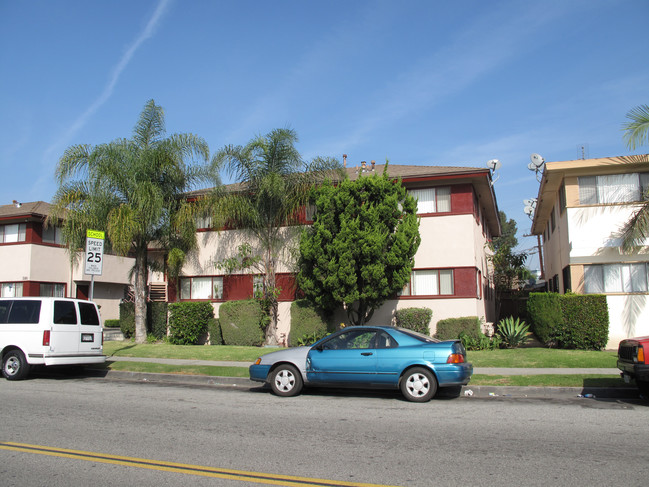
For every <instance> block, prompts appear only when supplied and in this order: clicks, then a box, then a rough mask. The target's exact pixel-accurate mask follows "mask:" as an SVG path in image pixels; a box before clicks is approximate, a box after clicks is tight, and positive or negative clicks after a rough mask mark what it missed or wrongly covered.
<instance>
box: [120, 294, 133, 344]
mask: <svg viewBox="0 0 649 487" xmlns="http://www.w3.org/2000/svg"><path fill="white" fill-rule="evenodd" d="M119 328H120V330H121V331H122V334H123V335H124V338H131V337H132V336H133V335H135V303H119Z"/></svg>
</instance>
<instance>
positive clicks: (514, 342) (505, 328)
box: [497, 316, 530, 348]
mask: <svg viewBox="0 0 649 487" xmlns="http://www.w3.org/2000/svg"><path fill="white" fill-rule="evenodd" d="M497 328H498V335H500V337H501V338H502V343H503V344H504V345H505V347H507V348H517V347H520V346H521V345H525V343H526V342H527V341H528V340H529V338H530V332H529V329H530V325H527V324H525V322H524V321H520V319H518V318H514V317H513V316H509V317H507V318H503V319H502V320H500V321H499V322H498V327H497Z"/></svg>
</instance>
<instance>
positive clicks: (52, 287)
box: [39, 283, 65, 298]
mask: <svg viewBox="0 0 649 487" xmlns="http://www.w3.org/2000/svg"><path fill="white" fill-rule="evenodd" d="M39 295H40V296H50V297H53V298H64V297H65V284H58V283H41V285H40V292H39Z"/></svg>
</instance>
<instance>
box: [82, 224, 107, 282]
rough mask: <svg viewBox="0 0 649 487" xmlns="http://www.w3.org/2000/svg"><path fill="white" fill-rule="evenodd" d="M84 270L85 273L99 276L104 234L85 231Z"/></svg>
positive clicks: (95, 231)
mask: <svg viewBox="0 0 649 487" xmlns="http://www.w3.org/2000/svg"><path fill="white" fill-rule="evenodd" d="M85 261H86V269H85V273H86V274H88V275H92V276H101V272H102V264H103V261H104V232H100V231H98V230H87V231H86V256H85Z"/></svg>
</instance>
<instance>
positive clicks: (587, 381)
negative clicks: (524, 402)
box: [468, 374, 634, 387]
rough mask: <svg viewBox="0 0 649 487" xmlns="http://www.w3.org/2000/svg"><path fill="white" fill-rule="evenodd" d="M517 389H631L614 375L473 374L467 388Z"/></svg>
mask: <svg viewBox="0 0 649 487" xmlns="http://www.w3.org/2000/svg"><path fill="white" fill-rule="evenodd" d="M471 386H519V387H633V386H634V384H631V385H630V384H626V383H625V382H624V381H623V380H622V379H621V378H620V377H619V376H616V375H599V374H584V375H554V374H547V375H484V374H475V375H473V376H472V377H471V382H469V386H468V387H471Z"/></svg>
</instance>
